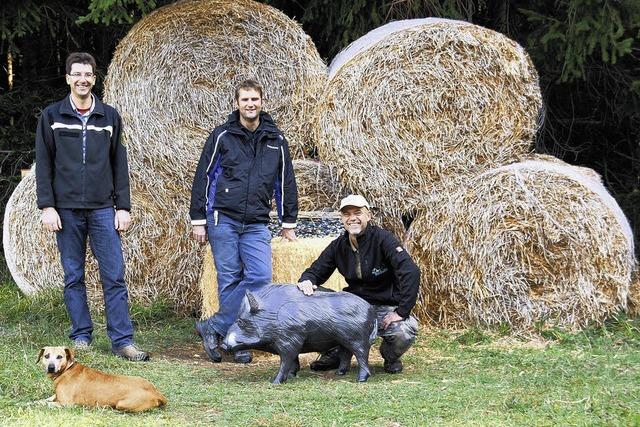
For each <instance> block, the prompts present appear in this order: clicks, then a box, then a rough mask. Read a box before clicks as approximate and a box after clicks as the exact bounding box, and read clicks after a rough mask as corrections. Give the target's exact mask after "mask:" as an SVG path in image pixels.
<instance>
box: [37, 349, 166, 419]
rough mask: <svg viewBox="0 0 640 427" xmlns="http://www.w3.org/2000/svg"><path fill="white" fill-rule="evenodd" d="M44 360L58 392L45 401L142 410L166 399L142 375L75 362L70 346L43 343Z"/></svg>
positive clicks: (156, 405) (39, 357)
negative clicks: (113, 372)
mask: <svg viewBox="0 0 640 427" xmlns="http://www.w3.org/2000/svg"><path fill="white" fill-rule="evenodd" d="M40 361H42V365H43V366H44V369H45V371H46V372H47V375H48V376H49V378H51V379H52V380H53V384H54V387H55V394H54V395H53V396H51V397H50V398H48V399H46V400H45V402H46V403H47V404H49V405H53V406H67V405H82V406H101V407H104V406H107V407H111V408H115V409H118V410H120V411H127V412H140V411H144V410H147V409H151V408H155V407H158V406H164V405H166V403H167V399H166V398H165V397H164V396H163V395H162V394H161V393H160V392H159V391H158V389H156V388H155V386H154V385H153V384H151V383H150V382H149V381H147V380H145V379H144V378H141V377H132V376H126V375H110V374H105V373H104V372H100V371H97V370H95V369H91V368H88V367H86V366H84V365H81V364H80V363H78V362H76V360H75V357H74V353H73V350H72V349H70V348H68V347H43V348H42V349H41V350H40V353H39V354H38V360H37V362H40Z"/></svg>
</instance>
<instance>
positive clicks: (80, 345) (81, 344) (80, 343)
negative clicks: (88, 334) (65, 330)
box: [73, 338, 91, 350]
mask: <svg viewBox="0 0 640 427" xmlns="http://www.w3.org/2000/svg"><path fill="white" fill-rule="evenodd" d="M90 346H91V343H90V342H89V341H87V340H82V339H79V338H78V339H75V340H73V348H75V349H76V350H87V349H88V348H89V347H90Z"/></svg>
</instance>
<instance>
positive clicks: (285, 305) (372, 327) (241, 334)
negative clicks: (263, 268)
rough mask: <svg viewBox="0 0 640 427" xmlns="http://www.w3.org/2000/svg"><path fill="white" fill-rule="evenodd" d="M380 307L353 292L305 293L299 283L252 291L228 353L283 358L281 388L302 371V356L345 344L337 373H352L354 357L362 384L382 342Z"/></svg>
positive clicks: (228, 338) (229, 334) (226, 343)
mask: <svg viewBox="0 0 640 427" xmlns="http://www.w3.org/2000/svg"><path fill="white" fill-rule="evenodd" d="M376 332H377V321H376V313H375V310H374V308H373V307H372V306H371V305H369V303H367V302H366V301H365V300H363V299H362V298H360V297H358V296H356V295H354V294H351V293H348V292H315V293H314V294H313V295H305V294H303V293H302V292H301V291H300V290H299V289H298V288H297V287H296V286H295V285H282V284H274V285H270V286H266V287H264V288H263V289H261V290H259V291H257V292H255V293H251V292H249V291H247V294H246V295H245V297H244V299H243V301H242V304H241V305H240V311H239V312H238V319H237V320H236V322H235V323H234V324H233V325H231V327H230V328H229V331H228V332H227V335H226V337H225V339H224V342H223V343H222V348H223V349H224V350H226V351H237V350H248V349H254V350H262V351H267V352H269V353H274V354H278V355H280V370H279V371H278V374H277V375H276V377H275V378H274V379H273V381H272V382H273V383H274V384H280V383H282V382H285V381H286V380H287V379H289V378H291V377H294V376H295V375H296V373H297V372H298V370H299V369H300V362H299V360H298V355H299V354H300V353H308V352H312V351H317V352H324V351H327V350H329V349H331V348H333V347H336V346H341V350H340V366H339V367H338V370H337V371H336V375H344V374H345V373H346V372H347V371H348V370H349V364H350V363H351V354H354V355H355V356H356V360H357V361H358V365H359V367H360V370H359V372H358V381H366V380H367V378H369V376H370V375H371V373H370V371H369V349H370V348H371V344H372V343H373V341H374V340H375V338H376Z"/></svg>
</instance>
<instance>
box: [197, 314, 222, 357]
mask: <svg viewBox="0 0 640 427" xmlns="http://www.w3.org/2000/svg"><path fill="white" fill-rule="evenodd" d="M196 330H197V331H198V333H199V334H200V336H201V337H202V347H204V352H205V353H207V356H209V358H210V359H211V360H213V361H214V362H216V363H220V362H222V355H221V354H220V351H219V347H218V346H219V342H220V335H218V333H217V332H216V331H215V330H214V329H213V328H208V327H207V322H206V321H203V322H196Z"/></svg>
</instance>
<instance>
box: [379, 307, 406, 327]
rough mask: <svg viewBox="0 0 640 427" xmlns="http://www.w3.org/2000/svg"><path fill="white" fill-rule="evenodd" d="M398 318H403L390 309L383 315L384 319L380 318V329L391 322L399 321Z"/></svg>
mask: <svg viewBox="0 0 640 427" xmlns="http://www.w3.org/2000/svg"><path fill="white" fill-rule="evenodd" d="M400 320H404V319H403V318H402V317H400V316H399V315H398V313H396V312H395V311H390V312H389V313H387V315H386V316H384V319H382V329H387V328H388V327H389V325H390V324H392V323H393V322H399V321H400Z"/></svg>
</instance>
